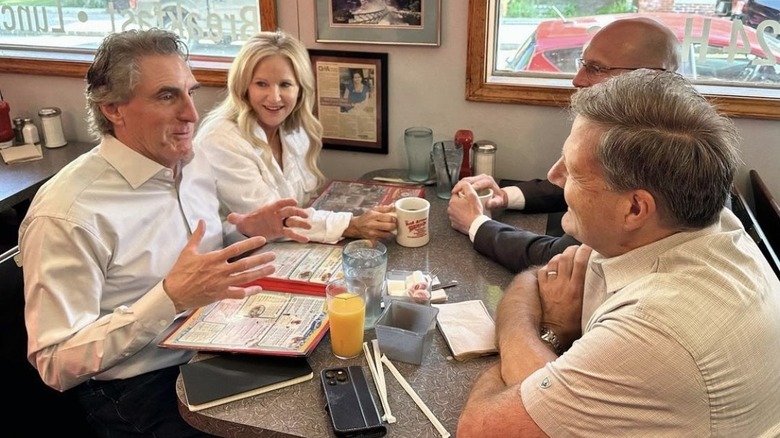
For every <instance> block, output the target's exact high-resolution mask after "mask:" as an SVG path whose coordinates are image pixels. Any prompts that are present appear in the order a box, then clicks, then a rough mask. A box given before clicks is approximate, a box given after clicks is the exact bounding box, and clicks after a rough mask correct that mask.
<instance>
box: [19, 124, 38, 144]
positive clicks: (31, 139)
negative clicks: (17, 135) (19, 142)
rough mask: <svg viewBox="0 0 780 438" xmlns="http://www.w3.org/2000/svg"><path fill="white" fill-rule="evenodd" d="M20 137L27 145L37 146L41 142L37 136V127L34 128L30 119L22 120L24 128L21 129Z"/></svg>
mask: <svg viewBox="0 0 780 438" xmlns="http://www.w3.org/2000/svg"><path fill="white" fill-rule="evenodd" d="M22 136H23V137H24V142H25V143H28V144H38V143H40V142H41V138H40V137H39V136H38V127H37V126H35V123H33V121H32V119H31V118H29V117H27V118H25V119H24V127H22Z"/></svg>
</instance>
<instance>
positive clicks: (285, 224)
mask: <svg viewBox="0 0 780 438" xmlns="http://www.w3.org/2000/svg"><path fill="white" fill-rule="evenodd" d="M287 219H290V217H289V216H287V217H286V218H284V219H282V226H283V227H285V228H287Z"/></svg>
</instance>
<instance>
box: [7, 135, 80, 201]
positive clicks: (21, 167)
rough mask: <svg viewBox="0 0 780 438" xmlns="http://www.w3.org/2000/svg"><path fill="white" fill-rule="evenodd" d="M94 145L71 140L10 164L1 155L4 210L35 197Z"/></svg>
mask: <svg viewBox="0 0 780 438" xmlns="http://www.w3.org/2000/svg"><path fill="white" fill-rule="evenodd" d="M94 147H95V144H94V143H84V142H78V141H69V142H68V144H67V145H65V146H62V147H59V148H54V149H49V148H45V147H43V148H41V149H42V152H43V158H41V159H40V160H35V161H27V162H23V163H12V164H6V163H5V162H3V160H2V159H0V211H2V210H5V209H6V208H10V207H13V206H14V205H16V204H18V203H20V202H22V201H25V200H30V199H32V198H33V197H34V196H35V193H36V192H37V191H38V189H39V188H40V187H41V185H43V183H45V182H46V181H48V180H49V178H51V177H52V176H54V174H55V173H57V172H59V171H60V169H62V168H63V167H65V166H66V165H67V164H68V163H70V162H71V161H73V160H75V159H76V158H78V156H79V155H81V154H83V153H84V152H87V151H89V150H90V149H92V148H94Z"/></svg>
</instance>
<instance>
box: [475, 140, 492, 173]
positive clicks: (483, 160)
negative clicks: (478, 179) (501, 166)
mask: <svg viewBox="0 0 780 438" xmlns="http://www.w3.org/2000/svg"><path fill="white" fill-rule="evenodd" d="M496 149H497V147H496V144H495V143H493V142H492V141H490V140H478V141H477V142H475V143H474V146H472V148H471V150H472V153H473V155H472V158H473V160H472V161H473V163H472V164H473V172H472V173H473V174H474V175H479V174H481V173H484V174H485V175H490V176H492V177H495V175H494V172H495V169H496Z"/></svg>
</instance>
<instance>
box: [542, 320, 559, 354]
mask: <svg viewBox="0 0 780 438" xmlns="http://www.w3.org/2000/svg"><path fill="white" fill-rule="evenodd" d="M539 337H540V338H542V340H543V341H544V342H547V343H548V344H550V345H552V348H553V351H555V354H557V355H558V356H560V355H562V354H563V349H562V348H561V343H560V341H558V336H556V335H555V332H554V331H552V330H550V328H549V327H546V326H542V327H541V328H540V329H539Z"/></svg>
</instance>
